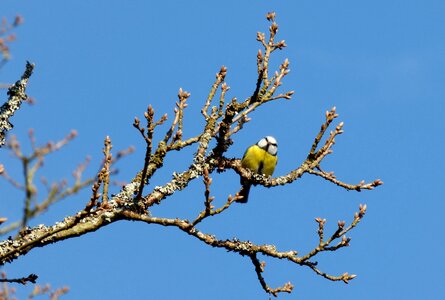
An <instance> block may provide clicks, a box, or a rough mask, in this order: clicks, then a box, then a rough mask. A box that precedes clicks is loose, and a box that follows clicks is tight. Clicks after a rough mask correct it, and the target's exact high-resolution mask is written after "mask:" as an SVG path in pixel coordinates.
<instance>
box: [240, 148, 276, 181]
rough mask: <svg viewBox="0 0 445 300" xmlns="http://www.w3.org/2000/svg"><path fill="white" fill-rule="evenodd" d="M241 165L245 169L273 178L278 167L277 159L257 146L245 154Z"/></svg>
mask: <svg viewBox="0 0 445 300" xmlns="http://www.w3.org/2000/svg"><path fill="white" fill-rule="evenodd" d="M241 165H242V166H243V168H247V169H250V170H252V171H253V172H255V173H257V174H266V175H268V176H271V175H272V174H273V171H274V170H275V166H276V165H277V157H276V156H274V155H271V154H269V153H268V152H267V151H265V150H263V149H261V148H260V147H258V146H257V145H253V146H251V147H249V148H248V149H247V150H246V152H245V153H244V156H243V159H242V160H241Z"/></svg>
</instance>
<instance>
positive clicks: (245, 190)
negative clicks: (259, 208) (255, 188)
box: [236, 182, 252, 203]
mask: <svg viewBox="0 0 445 300" xmlns="http://www.w3.org/2000/svg"><path fill="white" fill-rule="evenodd" d="M251 186H252V184H251V183H248V182H247V183H243V185H242V186H241V189H240V190H239V192H238V196H239V197H240V198H239V199H238V200H236V202H239V203H247V200H248V199H249V191H250V187H251Z"/></svg>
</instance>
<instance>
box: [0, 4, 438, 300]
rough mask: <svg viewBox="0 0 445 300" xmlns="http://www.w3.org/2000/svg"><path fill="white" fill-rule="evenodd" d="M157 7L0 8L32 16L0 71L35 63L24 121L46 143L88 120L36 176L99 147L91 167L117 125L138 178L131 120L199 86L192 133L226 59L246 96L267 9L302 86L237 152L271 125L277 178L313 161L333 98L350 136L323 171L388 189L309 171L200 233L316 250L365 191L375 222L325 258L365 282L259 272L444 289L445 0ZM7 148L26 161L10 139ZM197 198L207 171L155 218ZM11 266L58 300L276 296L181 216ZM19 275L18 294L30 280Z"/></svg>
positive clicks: (322, 293) (313, 288)
mask: <svg viewBox="0 0 445 300" xmlns="http://www.w3.org/2000/svg"><path fill="white" fill-rule="evenodd" d="M150 2H151V4H149V3H150ZM150 2H149V1H128V2H125V3H126V4H125V5H124V4H123V3H124V2H123V1H94V3H93V2H91V1H88V2H87V1H85V2H81V1H44V2H37V1H21V2H20V3H18V2H17V1H2V3H1V4H0V7H1V9H0V16H5V17H7V18H9V19H12V18H13V17H14V16H15V15H16V14H21V15H23V17H24V18H25V23H24V24H23V25H22V26H21V27H20V28H19V29H18V30H17V31H16V34H17V41H16V42H15V43H14V44H13V45H12V49H11V52H12V55H13V59H12V61H10V62H9V63H8V64H7V65H6V66H4V67H3V68H2V69H1V70H0V82H2V83H6V82H13V81H15V80H16V79H17V78H18V77H19V76H20V75H21V73H22V70H23V68H24V63H25V61H26V60H30V61H32V62H35V63H36V70H35V74H34V75H33V77H32V78H31V83H30V85H29V95H31V96H33V97H35V98H36V100H37V104H36V105H35V106H25V107H24V108H23V109H22V110H21V111H19V113H18V114H17V115H16V116H14V119H13V123H14V124H15V128H14V130H13V133H14V134H17V135H18V136H19V138H20V139H22V140H25V138H26V132H27V130H28V128H31V127H32V128H34V129H35V132H36V136H37V138H38V141H40V142H42V143H43V142H45V141H47V140H57V139H59V138H61V137H63V136H64V135H66V134H67V133H68V132H69V131H70V130H71V129H76V130H77V131H78V132H79V136H78V138H77V139H76V140H75V141H74V142H73V143H71V144H70V145H69V146H67V147H66V148H65V149H64V150H63V151H61V152H58V153H57V154H55V155H53V156H52V157H49V159H48V160H47V162H46V164H45V166H44V169H42V173H41V174H42V175H45V176H46V177H47V178H49V179H50V180H51V179H60V178H68V179H70V180H71V171H72V170H73V169H74V168H75V166H76V165H77V163H78V162H80V161H82V160H83V159H84V158H85V157H86V156H87V155H90V156H91V157H92V164H91V166H90V168H89V171H88V174H90V175H91V174H94V172H95V171H96V170H97V167H96V166H97V164H98V161H99V160H100V159H101V147H102V144H103V138H104V137H105V136H106V135H110V136H111V138H112V141H113V144H114V149H115V150H119V149H123V148H126V147H127V146H129V145H134V146H135V147H136V149H137V151H136V153H135V154H134V155H133V156H132V157H129V158H127V159H125V160H123V161H122V162H121V163H120V164H119V169H120V173H119V174H118V176H117V177H116V179H119V180H129V179H130V178H131V176H132V175H133V174H134V173H135V172H136V171H137V170H139V169H140V168H141V166H142V157H143V146H144V145H143V141H142V140H141V138H140V137H139V135H138V134H137V132H136V131H135V130H134V129H133V128H132V126H131V124H132V121H133V118H134V117H135V116H139V117H142V116H143V112H144V110H145V108H146V107H147V105H148V104H152V105H153V106H154V108H155V109H156V112H157V113H158V115H161V114H163V113H165V112H167V113H169V114H170V115H171V112H172V108H173V105H174V101H176V95H177V91H178V89H179V87H182V88H184V89H185V90H187V91H189V92H191V94H192V96H191V99H190V102H189V107H188V108H187V114H188V115H187V117H186V119H185V122H186V123H185V129H184V134H185V136H191V135H193V134H195V133H196V132H198V131H199V129H200V126H201V125H202V121H201V119H200V117H199V110H200V107H201V105H202V104H203V101H204V99H205V97H206V95H207V93H208V91H209V87H210V84H211V83H212V81H213V80H214V74H215V73H216V72H217V71H218V70H219V68H220V67H221V65H225V66H227V68H228V76H227V83H228V84H229V85H230V86H231V90H230V92H229V97H237V98H238V99H244V98H245V97H247V96H249V95H250V94H251V92H252V90H253V89H254V84H255V74H256V73H255V70H256V66H255V59H256V52H257V49H258V48H259V44H258V43H257V42H256V40H255V38H256V32H257V31H265V30H267V27H268V23H267V22H266V20H265V18H264V16H265V14H266V12H268V11H272V10H273V11H276V12H277V22H278V24H279V25H280V30H279V38H282V39H285V40H286V43H287V44H288V48H286V49H285V50H284V51H282V52H280V53H277V55H276V56H275V57H274V58H273V61H272V64H273V65H274V66H277V65H278V64H280V63H281V62H282V60H283V59H284V58H285V57H288V58H289V60H290V62H291V67H290V68H291V74H290V75H289V76H288V77H287V78H286V79H285V82H284V84H283V87H282V90H283V91H284V90H287V89H288V90H295V96H294V98H293V100H292V101H281V102H277V103H275V104H271V105H266V106H264V107H263V108H262V109H260V110H258V111H257V112H255V113H254V114H252V116H251V117H252V121H251V122H250V123H249V124H248V125H247V126H246V128H245V129H244V130H243V131H242V132H241V133H239V134H238V135H237V136H236V137H235V139H234V141H235V144H234V145H233V147H232V148H231V149H230V151H229V153H228V155H229V156H233V157H240V156H242V153H243V151H244V149H245V148H246V147H247V146H249V145H250V144H252V143H255V142H256V141H257V140H258V139H259V138H261V137H262V136H264V135H274V136H275V137H276V138H277V140H278V142H279V162H278V166H277V169H276V172H275V175H277V176H278V175H284V174H286V173H287V172H289V171H290V170H292V169H293V168H295V167H296V166H298V165H299V164H300V163H301V162H302V161H303V160H304V159H305V157H306V154H307V152H308V150H309V148H310V145H311V142H312V140H313V138H314V136H315V135H316V133H317V132H318V129H319V126H320V125H321V123H322V121H323V119H324V112H325V111H326V110H327V109H329V108H330V107H332V106H334V105H335V106H336V107H337V112H338V113H339V114H340V118H339V120H341V121H344V122H345V128H344V129H345V133H344V134H343V135H342V136H340V137H339V138H338V140H337V144H336V145H335V147H334V154H333V155H331V156H330V157H328V158H327V159H326V161H325V162H324V164H323V166H324V167H325V169H327V170H334V171H335V172H336V174H337V176H338V177H339V178H340V179H343V180H345V181H348V182H351V183H357V182H359V181H360V180H362V179H365V180H367V181H370V180H373V179H376V178H381V179H382V180H383V181H384V182H385V185H384V186H382V187H380V188H378V189H377V190H375V191H372V192H368V191H365V192H362V193H355V192H346V191H344V190H342V189H341V188H338V187H336V186H334V185H332V184H330V183H328V182H325V181H323V180H322V179H320V178H315V177H311V176H305V177H303V178H302V179H301V180H299V181H297V182H295V183H293V184H291V185H288V186H285V187H277V188H274V189H264V188H261V187H256V188H254V189H252V191H251V195H250V201H249V203H248V204H247V205H234V206H233V207H232V208H231V209H230V210H229V211H227V213H226V214H225V215H222V216H217V217H215V218H213V219H211V220H208V221H207V222H206V223H205V224H203V226H202V227H201V229H202V230H204V231H208V232H213V233H215V234H217V236H218V237H220V238H232V237H235V236H236V237H238V238H240V239H249V240H251V241H253V242H256V243H273V244H275V245H277V247H278V248H279V249H281V250H290V249H295V250H298V251H300V252H301V253H304V252H305V251H307V250H309V249H311V248H313V247H314V246H315V245H316V243H317V235H316V223H315V222H314V218H315V217H323V218H326V219H328V225H327V226H328V229H331V230H333V229H335V227H336V223H337V220H343V219H346V220H347V221H349V220H350V219H351V218H352V216H353V213H354V212H355V211H356V210H357V208H358V205H359V204H360V203H367V205H368V213H367V215H366V217H365V219H364V220H363V222H362V223H361V224H360V225H359V226H358V227H357V228H356V229H355V230H354V231H353V232H352V233H351V234H350V236H351V237H352V242H351V247H349V248H345V249H342V250H341V251H338V252H337V253H326V254H323V255H321V256H320V257H319V259H318V261H319V266H320V268H321V269H323V270H324V271H327V272H329V273H331V274H335V275H337V274H341V273H343V272H349V273H354V274H357V275H358V276H357V278H356V279H355V280H353V281H352V282H351V283H350V284H349V285H345V284H343V283H340V282H329V281H327V280H325V279H323V278H321V277H319V276H316V275H315V274H313V273H312V272H311V271H309V270H307V269H304V268H301V267H297V266H293V265H290V264H288V263H286V262H282V261H273V260H269V259H267V260H266V261H267V262H268V264H267V267H266V272H265V274H264V276H265V278H266V280H267V281H268V282H269V283H270V284H271V285H272V286H276V285H281V284H283V283H284V282H286V281H288V280H289V281H291V282H292V283H293V284H294V285H295V289H294V292H293V293H292V294H291V295H287V294H284V295H280V298H281V299H326V298H328V297H329V298H331V299H340V298H341V299H357V298H360V299H363V300H365V299H440V298H442V297H443V295H444V293H445V288H444V285H443V269H444V268H445V263H444V258H443V255H442V253H443V246H444V242H443V239H442V235H443V229H444V226H443V221H442V218H443V217H442V215H443V211H444V209H445V204H444V196H443V185H444V184H443V181H444V179H445V177H444V175H443V170H444V168H445V164H444V159H443V157H442V154H441V152H442V149H443V148H444V146H445V144H444V142H443V112H444V109H445V105H444V98H445V88H444V82H445V72H444V67H445V40H444V38H443V37H444V36H445V26H444V24H443V20H444V17H445V2H443V1H423V2H421V1H410V0H404V1H371V2H370V1H349V0H348V1H317V2H316V3H315V2H314V1H255V3H254V2H253V1H245V2H242V1H223V2H221V1H219V2H216V1H162V2H161V1H159V2H156V3H155V2H154V1H150ZM1 93H2V94H1V95H2V99H6V96H5V91H4V90H3V91H2V92H1ZM197 120H198V121H197ZM161 134H162V132H160V133H159V135H158V137H159V136H161ZM190 153H191V151H189V152H188V153H187V155H188V156H186V157H185V158H184V157H181V156H180V155H179V154H174V155H173V156H172V159H171V160H170V161H168V162H167V164H166V167H167V170H166V171H165V172H164V173H161V174H159V176H158V177H157V178H156V179H155V180H154V184H157V183H162V182H164V181H165V180H167V179H168V178H169V176H170V174H171V171H172V170H174V169H175V168H176V169H178V168H179V171H180V170H182V169H183V168H184V167H186V166H187V165H188V162H187V160H186V159H187V157H190ZM178 158H181V160H180V161H181V164H182V165H180V166H179V167H177V165H176V164H177V162H178ZM0 161H1V162H2V163H4V164H5V165H6V167H7V168H8V170H10V172H11V173H15V174H20V170H17V169H16V171H15V172H14V171H13V169H14V168H17V165H14V164H13V162H12V161H11V160H10V155H9V154H8V153H7V152H6V151H4V150H3V151H1V152H0ZM238 180H239V179H238V177H237V176H236V175H235V174H234V173H233V172H227V173H225V174H223V175H220V176H216V177H215V178H214V181H215V187H214V188H213V191H214V193H215V195H216V196H217V197H218V199H220V200H221V199H224V197H226V195H227V194H229V193H232V194H233V193H234V192H235V191H236V189H237V186H238ZM0 187H1V190H2V201H1V202H0V211H1V212H2V216H3V215H7V216H8V217H10V218H11V219H13V218H14V216H18V215H19V213H20V212H21V204H20V202H21V199H22V197H23V196H21V195H20V194H19V193H17V192H16V191H14V190H11V189H10V188H9V187H8V186H7V185H6V184H5V183H4V182H1V183H0ZM202 193H203V189H202V185H201V183H200V180H198V181H196V182H194V183H193V184H191V185H190V187H189V190H188V191H184V192H183V193H179V194H177V195H176V196H175V197H174V198H172V199H169V200H167V201H165V203H164V204H165V205H163V207H157V208H155V209H154V211H153V213H154V214H159V215H161V216H168V217H183V218H184V217H185V218H192V217H193V216H194V215H195V214H196V213H197V212H198V211H199V209H200V208H201V205H202V204H201V203H202V201H203V197H202ZM88 198H89V191H87V192H86V193H83V194H81V195H78V196H75V197H73V198H71V199H69V200H67V201H66V202H65V203H60V204H58V205H56V206H54V207H52V208H51V209H50V210H49V211H48V212H47V213H46V214H45V215H43V216H42V217H41V218H39V219H37V220H35V221H34V223H33V224H39V223H45V224H48V225H49V224H52V223H53V222H55V221H57V220H60V219H61V217H64V216H67V215H71V214H73V213H74V212H76V211H78V210H79V209H81V208H82V207H84V205H85V203H86V202H87V201H88ZM164 206H165V207H164ZM3 270H5V271H7V273H8V274H9V275H10V276H12V277H14V276H17V277H18V276H22V275H27V274H28V273H30V272H34V273H37V274H38V275H39V276H40V278H39V283H41V284H44V283H51V284H52V285H53V286H55V287H59V286H63V285H67V286H69V287H70V289H71V290H70V293H69V294H68V295H67V296H65V297H64V298H63V299H110V300H111V299H113V300H114V299H130V298H131V299H268V297H267V295H266V294H264V292H263V290H262V289H261V287H260V285H259V283H258V280H257V278H256V274H255V272H254V270H253V267H252V266H251V263H250V260H249V259H247V258H245V257H241V256H239V255H236V254H233V253H227V252H225V251H224V250H221V249H211V248H209V247H207V246H205V245H203V244H201V243H199V242H198V241H196V240H194V239H192V238H190V237H188V236H186V235H185V234H183V233H182V232H180V231H178V230H175V229H172V228H162V227H157V226H148V225H144V224H137V223H125V222H120V223H116V224H113V225H111V226H108V227H106V228H104V229H101V230H99V231H98V232H95V233H92V234H89V235H87V236H82V237H80V238H77V239H72V240H68V241H65V242H62V243H59V244H55V245H52V246H49V247H45V248H42V249H35V250H33V251H32V252H31V253H29V254H28V255H26V256H25V257H22V258H21V259H19V260H17V261H16V262H15V263H14V264H12V265H7V266H5V267H4V268H3ZM18 288H19V295H23V294H24V290H25V288H22V287H18ZM30 288H31V287H28V288H27V289H30ZM21 299H24V297H23V296H21Z"/></svg>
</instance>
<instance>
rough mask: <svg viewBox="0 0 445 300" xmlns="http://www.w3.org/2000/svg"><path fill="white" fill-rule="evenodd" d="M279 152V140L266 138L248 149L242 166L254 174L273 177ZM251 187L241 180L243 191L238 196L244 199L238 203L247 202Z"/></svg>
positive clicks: (270, 137)
mask: <svg viewBox="0 0 445 300" xmlns="http://www.w3.org/2000/svg"><path fill="white" fill-rule="evenodd" d="M277 152H278V145H277V140H275V138H274V137H272V136H266V137H264V138H262V139H261V140H259V141H258V143H256V144H255V145H253V146H250V147H249V148H247V150H246V152H245V153H244V156H243V159H242V160H241V166H242V167H243V168H246V169H250V170H251V171H252V172H254V173H257V174H264V175H268V176H271V175H272V174H273V171H274V170H275V166H276V165H277V161H278V158H277ZM251 185H252V183H250V182H249V181H247V180H246V179H244V178H241V190H240V191H239V192H238V195H239V196H242V197H243V198H241V199H239V200H237V202H240V203H246V202H247V200H248V197H249V191H250V186H251Z"/></svg>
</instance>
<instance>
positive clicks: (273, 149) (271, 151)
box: [267, 145, 278, 155]
mask: <svg viewBox="0 0 445 300" xmlns="http://www.w3.org/2000/svg"><path fill="white" fill-rule="evenodd" d="M277 151H278V147H277V146H274V145H269V149H267V152H269V154H271V155H277Z"/></svg>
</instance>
